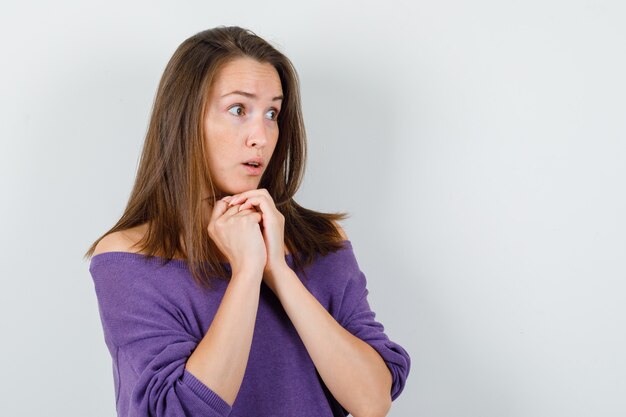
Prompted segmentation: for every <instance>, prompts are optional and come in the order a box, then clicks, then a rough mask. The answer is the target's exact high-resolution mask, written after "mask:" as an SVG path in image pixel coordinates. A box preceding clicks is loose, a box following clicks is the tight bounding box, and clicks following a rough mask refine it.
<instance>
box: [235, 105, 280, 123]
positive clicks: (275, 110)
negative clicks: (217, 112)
mask: <svg viewBox="0 0 626 417" xmlns="http://www.w3.org/2000/svg"><path fill="white" fill-rule="evenodd" d="M235 107H241V108H244V107H245V106H244V105H243V104H233V105H232V106H230V107H229V108H228V112H229V113H230V109H233V108H235ZM272 110H273V111H274V112H276V116H275V117H274V118H273V119H270V120H272V121H274V122H277V121H278V114H279V111H278V109H276V108H271V109H270V110H269V111H272ZM230 114H232V115H233V116H239V115H235V114H233V113H230Z"/></svg>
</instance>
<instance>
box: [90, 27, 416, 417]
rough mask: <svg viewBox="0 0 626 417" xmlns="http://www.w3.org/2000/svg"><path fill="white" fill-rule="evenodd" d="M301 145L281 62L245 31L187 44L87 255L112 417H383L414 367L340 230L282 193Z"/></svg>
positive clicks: (221, 31)
mask: <svg viewBox="0 0 626 417" xmlns="http://www.w3.org/2000/svg"><path fill="white" fill-rule="evenodd" d="M305 155H306V137H305V130H304V124H303V120H302V113H301V104H300V95H299V85H298V78H297V73H296V71H295V69H294V68H293V66H292V64H291V62H290V61H289V60H288V59H287V57H285V56H284V55H283V54H282V53H280V52H279V51H277V50H276V49H275V48H274V47H272V46H271V45H270V44H269V43H267V42H266V41H264V40H263V39H261V38H260V37H258V36H256V35H255V34H254V33H252V32H251V31H249V30H245V29H242V28H239V27H217V28H213V29H210V30H206V31H203V32H200V33H198V34H196V35H194V36H192V37H191V38H189V39H187V40H186V41H184V42H183V43H182V44H181V45H180V46H179V47H178V49H177V50H176V51H175V53H174V55H173V57H172V58H171V60H170V62H169V63H168V65H167V67H166V69H165V72H164V74H163V77H162V79H161V82H160V84H159V88H158V91H157V95H156V98H155V102H154V108H153V113H152V117H151V120H150V124H149V128H148V132H147V136H146V141H145V145H144V149H143V153H142V156H141V160H140V164H139V169H138V173H137V178H136V182H135V185H134V188H133V190H132V193H131V196H130V199H129V202H128V204H127V207H126V210H125V211H124V214H123V215H122V217H121V219H120V220H119V221H118V222H117V224H116V225H115V226H114V227H113V228H111V229H110V230H109V231H107V232H106V233H105V234H104V235H103V236H101V237H100V238H99V239H98V240H96V242H94V244H93V245H92V246H91V248H90V249H89V250H88V252H87V254H86V256H87V257H91V264H90V267H89V270H90V273H91V275H92V278H93V281H94V286H95V291H96V295H97V299H98V306H99V312H100V318H101V320H102V325H103V330H104V339H105V342H106V345H107V347H108V349H109V352H110V353H111V357H112V360H113V376H114V383H115V385H114V386H115V394H116V409H117V413H118V415H119V416H142V417H144V416H145V417H148V416H158V417H166V416H167V417H179V416H180V417H182V416H190V417H193V416H247V417H249V416H298V417H302V416H315V417H322V416H345V415H347V414H348V413H350V414H352V415H353V416H356V417H361V416H384V415H386V414H387V413H388V410H389V408H390V406H391V402H392V400H394V399H395V398H397V397H398V396H399V395H400V393H401V392H402V390H403V388H404V385H405V382H406V379H407V377H408V374H409V370H410V357H409V355H408V353H407V352H406V351H405V350H404V349H403V348H402V347H401V346H400V345H398V344H396V343H394V342H393V341H391V340H390V339H389V338H388V337H387V336H386V335H385V333H384V332H383V330H384V327H383V325H382V324H380V323H379V322H377V321H376V320H375V313H374V312H373V311H371V309H370V307H369V304H368V301H367V294H368V290H367V288H366V279H365V276H364V274H363V272H362V271H361V270H360V268H359V266H358V264H357V261H356V259H355V256H354V252H353V248H352V245H351V242H350V240H349V239H348V237H347V236H346V235H345V233H344V232H343V230H342V228H341V227H340V226H339V224H338V223H337V221H338V220H342V219H345V218H346V217H347V215H346V214H345V213H320V212H315V211H312V210H308V209H306V208H304V207H301V206H299V205H298V204H297V203H296V202H295V201H294V199H293V196H294V194H295V193H296V191H297V189H298V187H299V185H300V181H301V180H302V176H303V173H304V166H305Z"/></svg>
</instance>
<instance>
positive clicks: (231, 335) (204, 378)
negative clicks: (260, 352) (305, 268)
mask: <svg viewBox="0 0 626 417" xmlns="http://www.w3.org/2000/svg"><path fill="white" fill-rule="evenodd" d="M258 273H259V274H262V272H258ZM253 274H254V273H249V272H241V273H237V274H233V275H232V277H231V280H230V283H229V284H228V287H227V288H226V291H225V292H224V297H223V298H222V302H221V303H220V306H219V308H218V310H217V312H216V313H215V317H214V318H213V322H212V323H211V325H210V327H209V329H208V331H207V332H206V334H205V335H204V337H203V338H202V340H201V341H200V343H199V344H198V346H197V347H196V349H195V350H194V352H193V353H192V354H191V356H190V357H189V359H188V360H187V364H186V365H185V368H186V369H187V370H188V371H189V372H190V373H192V374H193V375H194V376H195V377H196V378H197V379H199V380H200V381H201V382H202V383H204V384H205V385H206V386H207V387H209V388H210V389H211V390H213V391H214V392H215V393H216V394H218V395H219V396H220V397H222V398H223V399H224V401H226V402H227V403H228V404H229V405H231V406H232V404H233V403H234V402H235V398H236V397H237V393H238V392H239V388H240V387H241V382H242V381H243V376H244V372H245V370H246V366H247V363H248V357H249V354H250V346H251V344H252V336H253V333H254V325H255V323H256V315H257V311H258V306H259V296H260V278H259V279H257V278H256V277H254V276H253Z"/></svg>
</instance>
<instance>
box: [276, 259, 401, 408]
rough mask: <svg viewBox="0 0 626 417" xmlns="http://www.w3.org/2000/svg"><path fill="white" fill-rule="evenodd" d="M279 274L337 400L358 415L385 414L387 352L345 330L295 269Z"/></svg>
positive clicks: (286, 302)
mask: <svg viewBox="0 0 626 417" xmlns="http://www.w3.org/2000/svg"><path fill="white" fill-rule="evenodd" d="M280 274H281V276H280V278H279V279H276V280H274V282H276V288H273V290H274V292H275V293H276V295H277V296H278V298H279V299H280V301H281V303H282V305H283V308H284V309H285V311H286V313H287V315H288V316H289V318H290V320H291V322H292V323H293V325H294V327H295V328H296V330H297V332H298V334H299V336H300V338H301V339H302V342H303V343H304V345H305V347H306V349H307V351H308V353H309V355H310V356H311V359H312V360H313V363H314V364H315V367H316V368H317V370H318V372H319V374H320V376H321V378H322V380H323V381H324V383H325V384H326V386H327V387H328V389H329V390H330V391H331V393H332V394H333V396H334V397H335V399H337V401H339V403H340V404H341V405H342V406H343V407H344V408H345V409H346V410H348V411H349V412H350V414H352V415H354V416H355V417H362V416H384V415H386V414H387V412H388V410H389V408H390V407H391V394H390V392H391V383H392V377H391V373H390V371H389V369H388V368H387V365H386V364H385V362H384V360H383V359H382V357H381V356H380V355H379V354H378V352H376V350H374V349H373V348H372V347H371V346H370V345H369V344H367V343H366V342H364V341H362V340H361V339H359V338H358V337H356V336H354V335H353V334H351V333H350V332H349V331H347V330H346V329H344V328H343V327H342V326H341V325H340V324H339V323H338V322H337V321H336V320H335V319H334V318H333V316H331V315H330V314H329V313H328V311H326V309H325V308H324V307H323V306H322V305H321V304H320V303H319V302H318V301H317V299H316V298H315V297H314V296H313V295H312V294H311V293H310V292H309V291H308V290H307V288H306V287H305V286H304V285H303V284H302V282H301V281H300V280H299V278H298V277H297V275H296V274H295V272H293V270H291V269H289V268H287V269H285V270H283V271H281V272H280ZM277 278H278V277H277Z"/></svg>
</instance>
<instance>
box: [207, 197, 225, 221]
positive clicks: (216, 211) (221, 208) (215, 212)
mask: <svg viewBox="0 0 626 417" xmlns="http://www.w3.org/2000/svg"><path fill="white" fill-rule="evenodd" d="M226 210H228V202H227V201H225V200H224V199H222V200H217V201H216V202H215V205H214V206H213V209H212V210H211V218H214V219H216V218H218V217H220V216H221V215H223V214H224V212H225V211H226Z"/></svg>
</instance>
